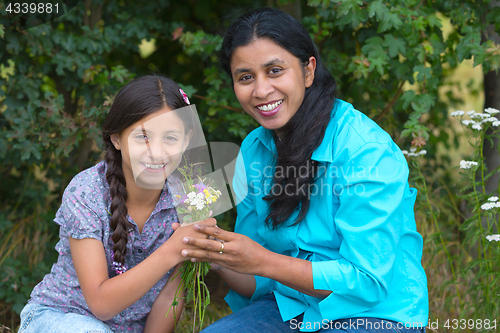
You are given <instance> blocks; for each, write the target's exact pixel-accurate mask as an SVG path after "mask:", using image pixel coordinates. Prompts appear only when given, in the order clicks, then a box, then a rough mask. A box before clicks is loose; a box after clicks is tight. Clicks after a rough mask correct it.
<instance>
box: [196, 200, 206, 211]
mask: <svg viewBox="0 0 500 333" xmlns="http://www.w3.org/2000/svg"><path fill="white" fill-rule="evenodd" d="M203 208H205V204H204V203H203V202H198V203H196V209H198V210H202V209H203Z"/></svg>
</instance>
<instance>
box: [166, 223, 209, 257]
mask: <svg viewBox="0 0 500 333" xmlns="http://www.w3.org/2000/svg"><path fill="white" fill-rule="evenodd" d="M198 225H200V226H207V227H215V226H216V225H217V221H216V220H215V219H214V218H209V219H206V220H203V221H199V222H196V223H193V224H188V225H186V226H182V227H181V225H180V224H179V223H173V224H172V229H174V233H173V234H172V236H170V238H169V239H168V241H166V242H165V243H164V245H165V246H168V247H172V249H173V252H174V254H175V256H176V260H178V262H182V261H186V260H188V259H189V258H186V256H183V255H181V251H182V250H183V249H186V243H185V242H184V239H185V238H186V237H188V238H202V239H203V238H205V239H207V238H208V236H207V235H206V234H205V233H202V232H200V230H199V229H197V228H196V226H198ZM167 243H168V245H166V244H167ZM189 249H190V250H195V249H197V248H196V247H195V246H190V247H189Z"/></svg>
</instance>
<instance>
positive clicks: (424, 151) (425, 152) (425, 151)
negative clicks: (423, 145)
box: [418, 149, 427, 155]
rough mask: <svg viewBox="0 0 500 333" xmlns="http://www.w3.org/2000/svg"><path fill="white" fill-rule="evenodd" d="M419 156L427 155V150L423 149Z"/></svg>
mask: <svg viewBox="0 0 500 333" xmlns="http://www.w3.org/2000/svg"><path fill="white" fill-rule="evenodd" d="M418 154H419V155H425V154H427V150H424V149H422V150H421V151H419V152H418Z"/></svg>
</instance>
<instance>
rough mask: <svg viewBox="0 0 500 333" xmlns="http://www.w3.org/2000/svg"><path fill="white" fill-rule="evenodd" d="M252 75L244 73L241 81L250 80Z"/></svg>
mask: <svg viewBox="0 0 500 333" xmlns="http://www.w3.org/2000/svg"><path fill="white" fill-rule="evenodd" d="M251 79H252V76H251V75H243V76H241V77H240V79H239V81H248V80H251Z"/></svg>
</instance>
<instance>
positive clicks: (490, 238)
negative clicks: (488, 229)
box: [486, 234, 500, 242]
mask: <svg viewBox="0 0 500 333" xmlns="http://www.w3.org/2000/svg"><path fill="white" fill-rule="evenodd" d="M486 239H487V240H488V241H489V242H491V241H496V242H500V235H498V234H497V235H490V236H486Z"/></svg>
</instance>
